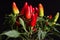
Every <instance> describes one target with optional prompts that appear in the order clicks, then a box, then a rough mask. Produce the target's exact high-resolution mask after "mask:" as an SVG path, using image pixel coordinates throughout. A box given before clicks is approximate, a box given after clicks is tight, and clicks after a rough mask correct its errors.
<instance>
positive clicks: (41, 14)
mask: <svg viewBox="0 0 60 40" xmlns="http://www.w3.org/2000/svg"><path fill="white" fill-rule="evenodd" d="M39 16H40V17H43V16H44V8H43V5H42V4H41V3H40V4H39Z"/></svg>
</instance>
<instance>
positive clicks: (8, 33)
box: [3, 30, 20, 38]
mask: <svg viewBox="0 0 60 40" xmlns="http://www.w3.org/2000/svg"><path fill="white" fill-rule="evenodd" d="M3 35H7V36H8V37H13V38H17V37H19V35H20V33H19V32H18V31H16V30H11V31H7V32H4V33H3Z"/></svg>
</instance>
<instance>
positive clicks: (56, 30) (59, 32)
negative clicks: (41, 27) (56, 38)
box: [52, 27, 60, 33]
mask: <svg viewBox="0 0 60 40" xmlns="http://www.w3.org/2000/svg"><path fill="white" fill-rule="evenodd" d="M52 28H53V29H54V31H56V32H58V33H60V32H59V31H58V30H57V29H56V28H55V27H52Z"/></svg>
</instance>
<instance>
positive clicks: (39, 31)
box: [38, 28, 42, 40]
mask: <svg viewBox="0 0 60 40" xmlns="http://www.w3.org/2000/svg"><path fill="white" fill-rule="evenodd" d="M41 33H42V31H41V29H40V28H39V30H38V38H39V40H40V39H41Z"/></svg>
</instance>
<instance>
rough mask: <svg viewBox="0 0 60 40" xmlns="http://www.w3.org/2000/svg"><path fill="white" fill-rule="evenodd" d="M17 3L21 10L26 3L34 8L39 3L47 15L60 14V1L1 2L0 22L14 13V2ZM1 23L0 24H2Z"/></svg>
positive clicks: (18, 0)
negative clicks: (6, 15)
mask: <svg viewBox="0 0 60 40" xmlns="http://www.w3.org/2000/svg"><path fill="white" fill-rule="evenodd" d="M13 1H15V2H16V4H17V6H18V8H19V10H21V8H22V7H23V5H24V3H25V2H28V4H31V5H32V6H33V7H38V4H39V3H42V4H43V6H44V11H45V15H49V14H52V15H55V14H56V12H60V1H59V0H0V21H1V22H2V19H1V18H2V17H4V15H5V14H9V13H11V12H12V2H13ZM1 22H0V23H1Z"/></svg>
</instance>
